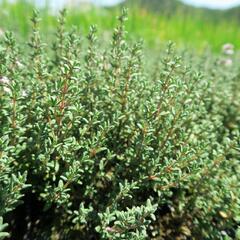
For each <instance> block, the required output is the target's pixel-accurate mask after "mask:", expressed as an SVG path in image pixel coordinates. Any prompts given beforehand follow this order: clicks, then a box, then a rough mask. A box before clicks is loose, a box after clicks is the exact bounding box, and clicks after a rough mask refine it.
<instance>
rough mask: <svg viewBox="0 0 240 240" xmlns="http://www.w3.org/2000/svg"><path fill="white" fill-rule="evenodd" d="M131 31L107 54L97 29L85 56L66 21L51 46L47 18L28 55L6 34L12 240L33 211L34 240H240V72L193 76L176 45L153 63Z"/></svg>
mask: <svg viewBox="0 0 240 240" xmlns="http://www.w3.org/2000/svg"><path fill="white" fill-rule="evenodd" d="M126 19H127V14H126V10H123V13H122V15H121V16H120V17H119V19H118V20H119V25H118V26H117V27H116V29H115V30H114V33H113V37H112V41H111V45H110V46H109V48H106V49H105V48H104V49H103V47H102V45H100V44H99V42H98V39H97V28H96V27H95V26H92V27H91V28H90V32H89V34H88V36H87V42H88V46H87V48H85V47H83V46H82V43H81V41H80V38H79V36H78V34H77V32H76V30H75V29H73V30H72V31H70V32H67V31H66V30H65V27H64V23H65V11H62V12H61V15H60V17H59V26H58V28H57V34H56V39H55V41H54V43H53V44H49V43H48V44H47V45H46V44H43V42H42V40H41V35H40V31H39V28H38V23H39V21H40V19H39V17H38V13H37V12H35V13H34V14H33V18H32V25H33V31H32V36H31V37H30V40H29V43H28V47H26V48H24V51H25V52H21V51H20V50H19V49H18V47H17V46H16V43H15V40H14V38H13V36H12V34H10V33H7V34H6V36H5V41H4V42H2V43H1V47H0V63H1V64H0V77H1V78H0V81H1V82H0V84H1V85H0V96H1V99H0V107H1V108H0V123H1V129H0V141H1V145H0V147H1V149H0V167H1V172H0V180H1V181H0V186H1V191H0V194H1V195H0V200H1V206H0V215H1V216H3V217H5V216H7V215H6V213H7V212H10V211H11V214H10V213H8V218H6V219H9V218H10V219H11V223H10V222H9V224H11V225H10V227H9V229H10V230H11V231H12V232H11V233H12V234H13V235H14V231H17V227H16V226H17V224H18V223H17V220H14V219H15V218H14V217H15V215H16V214H17V211H14V209H15V208H16V207H17V205H18V204H19V203H20V201H19V200H21V199H23V200H24V201H23V203H22V205H21V206H22V208H21V206H20V207H19V208H18V210H19V209H20V210H21V211H22V216H23V217H22V218H23V219H22V221H24V222H25V224H26V226H27V227H26V232H25V233H24V237H25V238H27V239H39V238H40V239H51V238H52V239H149V238H150V239H187V238H190V239H231V238H232V239H233V238H234V236H235V234H237V233H235V231H236V230H237V228H238V227H237V226H238V225H239V216H240V209H239V206H240V204H239V201H240V200H239V199H240V192H239V189H240V188H239V182H240V181H239V180H240V179H239V174H238V172H239V160H238V159H239V135H238V131H239V123H240V119H239V102H238V97H239V91H238V90H239V70H238V69H234V68H231V69H228V68H227V67H224V66H221V65H219V63H218V62H217V61H215V60H214V61H215V62H214V61H213V62H209V63H208V62H207V61H206V59H205V58H200V57H196V59H197V60H196V61H195V60H194V59H195V58H194V57H193V59H192V60H191V62H192V64H191V66H190V64H189V59H191V56H185V57H184V56H183V57H180V56H176V55H177V54H176V53H175V51H174V47H173V44H172V43H170V44H169V45H168V46H167V48H166V51H164V52H163V53H161V59H160V60H159V61H158V62H157V63H156V64H155V63H154V62H156V61H155V60H153V59H147V60H145V59H144V56H143V51H142V42H137V43H135V44H129V43H128V42H127V41H126V30H125V27H124V22H125V21H126ZM51 46H52V52H51V51H50V49H49V48H50V47H51ZM29 48H30V50H29ZM157 57H158V56H157ZM208 57H209V58H210V56H208ZM211 59H212V58H211ZM146 61H149V62H150V63H148V64H147V65H150V68H149V67H146V66H145V65H146V64H145V63H146ZM230 72H232V73H230ZM23 195H24V198H22V196H23ZM2 206H4V207H2ZM39 206H40V207H39ZM23 209H25V210H23ZM20 210H19V211H20ZM35 215H36V216H35ZM3 227H5V225H3ZM0 229H1V228H0ZM1 231H2V230H1ZM3 234H5V233H3ZM0 236H1V235H0Z"/></svg>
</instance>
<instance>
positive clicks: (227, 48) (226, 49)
mask: <svg viewBox="0 0 240 240" xmlns="http://www.w3.org/2000/svg"><path fill="white" fill-rule="evenodd" d="M222 52H223V53H224V54H226V55H233V54H234V46H233V44H231V43H226V44H224V45H223V47H222Z"/></svg>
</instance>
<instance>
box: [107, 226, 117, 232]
mask: <svg viewBox="0 0 240 240" xmlns="http://www.w3.org/2000/svg"><path fill="white" fill-rule="evenodd" d="M106 231H107V232H112V233H113V232H115V230H114V228H111V227H106Z"/></svg>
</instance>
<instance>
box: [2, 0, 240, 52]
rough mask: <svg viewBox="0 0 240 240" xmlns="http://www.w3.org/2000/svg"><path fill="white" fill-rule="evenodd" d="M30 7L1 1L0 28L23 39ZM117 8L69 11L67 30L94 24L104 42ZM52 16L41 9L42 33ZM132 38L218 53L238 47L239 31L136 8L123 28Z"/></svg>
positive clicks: (222, 22)
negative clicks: (229, 46) (228, 46)
mask: <svg viewBox="0 0 240 240" xmlns="http://www.w3.org/2000/svg"><path fill="white" fill-rule="evenodd" d="M33 8H34V7H33V5H31V4H29V3H27V2H26V1H24V0H20V1H17V2H16V3H14V4H9V3H7V1H3V2H2V3H1V4H0V28H2V29H4V30H12V31H14V32H15V33H17V35H19V36H20V37H22V38H23V39H26V37H27V36H28V33H29V31H30V24H29V19H30V17H31V14H32V10H33ZM119 10H120V9H119V8H111V9H110V8H108V9H107V8H104V9H98V8H91V9H84V10H83V9H80V8H79V9H77V10H76V9H70V10H69V12H68V19H67V26H72V25H75V26H77V28H79V30H80V31H81V32H82V33H83V34H86V33H87V32H88V29H89V26H90V25H91V24H96V25H97V26H98V28H99V29H100V32H101V33H102V34H103V37H104V38H108V36H109V34H108V33H109V32H110V30H111V29H112V28H113V27H114V26H115V25H116V21H117V20H116V15H118V14H119ZM55 15H56V14H55V13H53V12H51V11H50V10H49V9H48V8H47V7H46V8H45V9H41V18H42V22H41V28H42V30H43V32H45V33H48V32H51V31H52V29H54V28H55V26H56V24H57V21H56V16H55ZM126 29H127V31H129V32H131V36H133V37H134V38H143V39H144V40H145V42H146V44H147V46H156V45H159V44H161V43H165V42H166V41H168V40H173V41H174V42H176V43H177V45H179V46H184V47H191V48H198V49H200V50H201V49H203V48H205V47H210V48H211V49H213V50H214V51H219V50H220V48H221V46H222V44H224V43H226V42H230V43H232V44H234V45H235V46H236V47H237V48H239V47H240V42H239V41H238V39H240V28H239V27H238V22H237V21H234V20H231V21H229V19H226V18H221V19H218V21H216V19H215V18H214V16H213V17H212V19H211V18H203V14H192V13H191V12H190V13H188V14H183V13H182V12H180V11H179V12H177V13H176V14H174V15H171V16H169V15H168V16H167V15H166V14H164V13H161V14H157V13H152V12H150V11H147V10H146V9H143V8H140V7H138V6H134V7H131V8H130V10H129V21H128V22H127V26H126Z"/></svg>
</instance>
